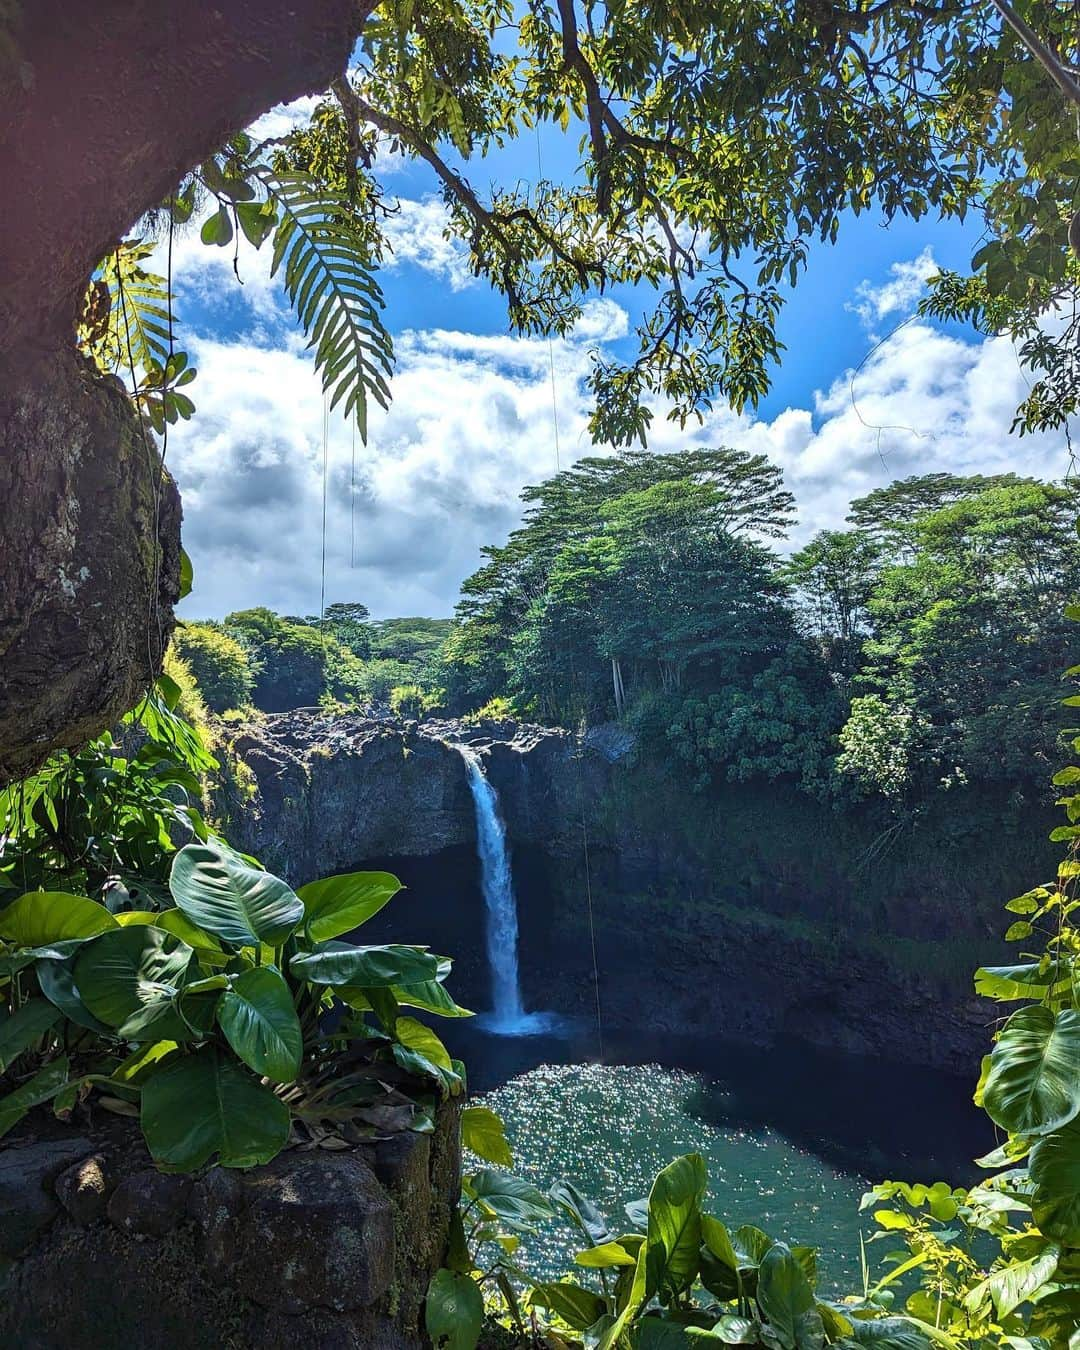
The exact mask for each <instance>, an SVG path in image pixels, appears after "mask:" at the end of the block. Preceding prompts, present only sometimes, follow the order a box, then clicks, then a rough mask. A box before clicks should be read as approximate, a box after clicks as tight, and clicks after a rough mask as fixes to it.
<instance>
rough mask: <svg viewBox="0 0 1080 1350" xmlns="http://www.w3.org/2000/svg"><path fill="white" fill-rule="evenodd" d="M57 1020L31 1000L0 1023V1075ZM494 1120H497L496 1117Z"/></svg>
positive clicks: (45, 1005)
mask: <svg viewBox="0 0 1080 1350" xmlns="http://www.w3.org/2000/svg"><path fill="white" fill-rule="evenodd" d="M59 1020H60V1010H59V1009H58V1008H56V1007H54V1006H53V1004H51V1003H50V1002H49V1001H48V1000H47V999H44V998H32V999H30V1001H29V1002H28V1003H24V1004H23V1005H22V1007H21V1008H19V1009H18V1010H17V1011H16V1012H13V1013H12V1014H11V1015H10V1016H8V1017H5V1018H4V1019H3V1021H0V1073H3V1072H4V1071H5V1070H6V1069H7V1067H8V1065H9V1064H10V1063H11V1062H12V1061H13V1060H14V1059H16V1058H18V1056H19V1055H21V1054H22V1052H23V1051H24V1050H26V1049H28V1048H29V1047H30V1046H31V1045H33V1044H34V1042H35V1041H38V1040H40V1039H41V1037H42V1036H44V1035H45V1033H46V1032H47V1031H48V1030H49V1029H50V1027H53V1026H55V1025H56V1023H57V1022H58V1021H59ZM473 1109H474V1110H476V1109H483V1108H473ZM492 1114H494V1113H492ZM495 1118H496V1120H498V1117H497V1116H496V1117H495ZM493 1161H494V1160H493Z"/></svg>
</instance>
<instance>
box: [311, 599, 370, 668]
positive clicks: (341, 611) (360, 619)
mask: <svg viewBox="0 0 1080 1350" xmlns="http://www.w3.org/2000/svg"><path fill="white" fill-rule="evenodd" d="M306 622H307V623H308V624H309V625H310V626H311V627H312V628H323V627H325V628H326V629H327V630H329V632H331V633H333V635H334V637H335V638H336V639H337V640H338V642H340V643H341V645H342V646H343V647H347V648H348V649H349V651H350V652H352V654H353V656H357V657H359V658H360V660H361V661H366V660H367V659H368V657H369V656H370V655H371V613H370V611H369V610H368V607H367V605H362V604H360V602H359V601H357V600H351V601H339V602H338V603H337V604H333V605H327V607H326V613H325V614H323V615H322V616H321V618H320V616H319V615H309V616H308V618H307V620H306Z"/></svg>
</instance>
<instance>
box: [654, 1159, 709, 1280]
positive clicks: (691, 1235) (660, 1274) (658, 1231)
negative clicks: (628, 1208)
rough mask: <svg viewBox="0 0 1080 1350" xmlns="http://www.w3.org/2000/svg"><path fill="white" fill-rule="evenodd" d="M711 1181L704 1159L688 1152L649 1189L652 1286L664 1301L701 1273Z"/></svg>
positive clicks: (663, 1172) (661, 1173)
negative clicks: (703, 1228)
mask: <svg viewBox="0 0 1080 1350" xmlns="http://www.w3.org/2000/svg"><path fill="white" fill-rule="evenodd" d="M707 1183H708V1176H707V1173H706V1171H705V1161H704V1159H703V1158H702V1157H701V1155H700V1154H698V1153H687V1154H686V1155H685V1156H684V1157H681V1158H676V1159H675V1161H674V1162H673V1163H670V1164H669V1165H668V1166H667V1167H665V1168H664V1170H663V1171H662V1172H660V1173H659V1174H658V1175H657V1177H656V1180H655V1181H654V1182H653V1184H652V1189H651V1190H650V1192H649V1227H648V1244H647V1245H648V1258H647V1273H648V1282H649V1290H650V1292H651V1293H656V1294H658V1295H659V1297H660V1299H661V1300H662V1301H664V1302H667V1301H669V1300H670V1299H672V1298H674V1297H676V1296H677V1295H678V1294H681V1293H682V1292H683V1291H684V1290H686V1289H689V1287H690V1285H691V1284H692V1283H693V1281H694V1277H695V1276H696V1275H697V1273H698V1267H699V1265H700V1260H701V1258H700V1255H699V1252H698V1248H699V1247H700V1246H701V1201H702V1197H703V1196H704V1194H705V1187H706V1184H707Z"/></svg>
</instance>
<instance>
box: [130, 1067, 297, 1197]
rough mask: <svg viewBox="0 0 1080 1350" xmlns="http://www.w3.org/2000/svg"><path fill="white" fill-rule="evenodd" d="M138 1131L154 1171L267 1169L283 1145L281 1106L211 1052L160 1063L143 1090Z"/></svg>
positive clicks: (284, 1112) (285, 1121) (285, 1116)
mask: <svg viewBox="0 0 1080 1350" xmlns="http://www.w3.org/2000/svg"><path fill="white" fill-rule="evenodd" d="M141 1120H142V1131H143V1135H144V1136H145V1138H146V1143H147V1146H148V1147H149V1149H150V1153H151V1155H152V1156H153V1159H154V1161H155V1162H156V1163H157V1164H158V1166H159V1167H162V1168H164V1169H165V1170H166V1171H174V1172H193V1171H195V1169H196V1168H199V1167H202V1166H203V1165H204V1164H205V1163H208V1162H209V1161H210V1159H211V1158H213V1157H214V1156H215V1154H216V1155H217V1160H218V1162H219V1163H220V1164H221V1166H222V1167H254V1166H255V1165H256V1164H258V1163H268V1162H269V1161H270V1159H271V1158H274V1157H276V1156H277V1154H278V1153H280V1152H281V1150H282V1149H283V1148H284V1147H285V1145H286V1144H287V1143H288V1140H289V1111H288V1107H286V1105H285V1103H284V1102H283V1101H282V1100H281V1099H280V1098H279V1097H277V1096H275V1095H274V1093H273V1092H272V1091H271V1090H270V1088H268V1087H266V1086H264V1085H263V1084H262V1083H260V1082H259V1081H258V1080H257V1079H256V1078H253V1077H252V1076H251V1074H250V1073H248V1071H247V1070H246V1069H244V1068H242V1067H241V1066H240V1065H239V1064H237V1063H236V1062H235V1061H234V1060H231V1059H226V1058H225V1057H224V1056H222V1055H221V1054H219V1052H218V1051H217V1050H216V1049H215V1048H214V1047H213V1046H203V1048H202V1049H200V1050H199V1051H197V1052H196V1053H195V1054H193V1055H182V1056H179V1057H174V1058H172V1059H169V1060H166V1062H165V1063H164V1064H163V1065H162V1067H161V1068H160V1069H158V1070H157V1071H156V1072H155V1073H153V1074H152V1075H151V1076H150V1077H149V1078H148V1079H147V1080H146V1082H145V1083H144V1085H143V1089H142V1110H141Z"/></svg>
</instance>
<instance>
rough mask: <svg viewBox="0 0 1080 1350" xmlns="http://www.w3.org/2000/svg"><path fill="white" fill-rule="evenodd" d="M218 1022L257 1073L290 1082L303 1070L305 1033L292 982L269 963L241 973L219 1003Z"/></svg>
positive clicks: (243, 1058) (237, 1051) (248, 1064)
mask: <svg viewBox="0 0 1080 1350" xmlns="http://www.w3.org/2000/svg"><path fill="white" fill-rule="evenodd" d="M217 1020H218V1025H219V1026H220V1027H221V1030H222V1031H223V1032H224V1034H225V1039H226V1040H227V1041H228V1042H229V1044H230V1045H231V1046H232V1048H233V1049H234V1050H235V1051H236V1053H237V1055H238V1056H239V1057H240V1058H241V1059H242V1060H243V1061H244V1063H245V1064H246V1065H247V1066H248V1067H249V1068H250V1069H254V1071H255V1072H256V1073H257V1074H260V1075H261V1076H262V1077H264V1078H272V1079H273V1080H274V1081H275V1082H278V1083H291V1082H292V1081H293V1079H294V1078H295V1077H296V1075H297V1074H298V1073H299V1072H300V1060H301V1057H302V1056H303V1053H304V1033H303V1031H302V1030H301V1028H300V1019H299V1018H298V1017H297V1015H296V1008H295V1006H294V1005H293V999H292V994H291V993H290V992H289V986H288V985H287V984H286V983H285V981H284V979H283V978H282V977H281V975H280V974H279V973H278V972H277V971H276V970H273V969H271V968H270V967H268V966H257V967H255V968H253V969H252V970H245V971H243V972H242V973H241V974H240V975H237V976H236V977H235V978H234V979H233V980H232V983H231V985H230V987H229V988H228V989H226V990H225V992H224V993H223V994H222V995H221V998H220V1000H219V1001H218V1005H217Z"/></svg>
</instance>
